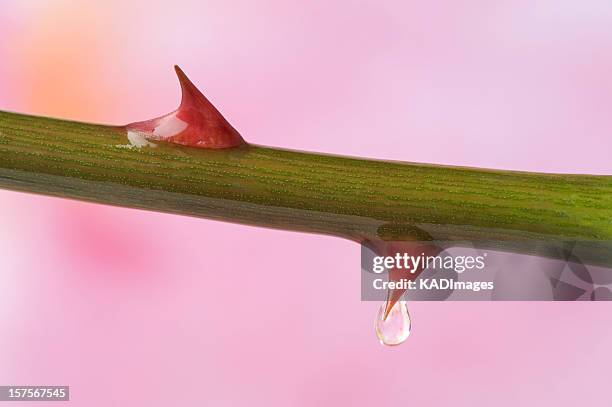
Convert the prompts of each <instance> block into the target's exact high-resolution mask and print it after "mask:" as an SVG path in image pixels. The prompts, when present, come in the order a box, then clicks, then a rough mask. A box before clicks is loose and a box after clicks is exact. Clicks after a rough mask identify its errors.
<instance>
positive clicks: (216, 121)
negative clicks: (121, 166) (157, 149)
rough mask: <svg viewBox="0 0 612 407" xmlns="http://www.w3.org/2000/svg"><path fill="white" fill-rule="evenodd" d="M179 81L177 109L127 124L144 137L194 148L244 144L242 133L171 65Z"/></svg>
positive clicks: (217, 147)
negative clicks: (179, 101)
mask: <svg viewBox="0 0 612 407" xmlns="http://www.w3.org/2000/svg"><path fill="white" fill-rule="evenodd" d="M174 70H175V71H176V75H177V77H178V80H179V83H180V85H181V93H182V97H181V104H180V106H179V108H178V109H177V110H175V111H174V112H171V113H168V114H167V115H164V116H161V117H157V118H155V119H151V120H146V121H142V122H136V123H132V124H129V125H127V126H126V127H127V130H128V132H136V133H138V134H139V135H141V136H142V137H144V138H145V139H147V140H155V141H165V142H168V143H174V144H180V145H184V146H189V147H197V148H209V149H220V148H232V147H238V146H240V145H243V144H246V143H245V141H244V139H243V138H242V136H241V135H240V134H239V133H238V132H237V131H236V129H234V128H233V127H232V125H231V124H229V122H228V121H227V120H226V119H225V118H224V117H223V115H222V114H221V113H220V112H219V111H218V110H217V109H216V108H215V107H214V106H213V104H212V103H210V101H209V100H208V99H207V98H206V97H205V96H204V95H203V94H202V92H200V90H199V89H198V88H197V87H196V86H195V85H194V84H193V82H191V80H189V78H188V77H187V75H185V72H183V70H182V69H181V68H180V67H179V66H178V65H175V66H174Z"/></svg>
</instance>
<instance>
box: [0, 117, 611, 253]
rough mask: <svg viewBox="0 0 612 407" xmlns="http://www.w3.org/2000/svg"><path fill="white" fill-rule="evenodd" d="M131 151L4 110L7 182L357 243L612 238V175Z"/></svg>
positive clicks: (96, 135) (117, 141) (120, 136)
mask: <svg viewBox="0 0 612 407" xmlns="http://www.w3.org/2000/svg"><path fill="white" fill-rule="evenodd" d="M127 144H128V141H127V137H126V132H125V130H124V128H121V127H109V126H101V125H91V124H84V123H75V122H70V121H63V120H56V119H49V118H41V117H32V116H26V115H20V114H14V113H4V112H0V187H2V188H7V189H12V190H18V191H26V192H35V193H40V194H45V195H53V196H61V197H68V198H75V199H81V200H87V201H92V202H100V203H105V204H112V205H119V206H127V207H134V208H142V209H148V210H156V211H163V212H170V213H177V214H184V215H191V216H198V217H205V218H210V219H217V220H223V221H231V222H238V223H244V224H250V225H257V226H264V227H272V228H280V229H288V230H297V231H304V232H314V233H324V234H330V235H335V236H340V237H344V238H348V239H352V240H355V241H359V242H363V241H375V240H395V241H397V240H415V239H421V240H423V239H436V240H452V241H474V240H483V241H484V240H495V241H502V242H506V243H501V244H499V247H501V248H504V247H506V248H508V249H510V250H513V248H514V249H516V250H518V251H523V252H528V251H529V248H528V246H529V245H525V244H522V243H521V244H519V245H518V246H517V242H525V241H576V240H577V241H598V242H603V241H612V176H592V175H559V174H537V173H526V172H513V171H497V170H485V169H475V168H462V167H448V166H435V165H425V164H412V163H401V162H387V161H376V160H365V159H356V158H348V157H338V156H330V155H322V154H312V153H303V152H296V151H288V150H281V149H276V148H268V147H260V146H254V145H249V146H245V147H240V148H233V149H227V150H206V149H197V148H189V147H180V146H176V145H170V144H164V143H158V146H157V147H155V148H152V147H144V148H126V145H127ZM517 247H518V248H517ZM598 250H599V252H598V253H596V254H593V253H591V254H589V255H588V256H590V257H591V258H590V259H588V260H589V261H591V262H593V263H600V264H610V263H612V262H611V261H610V260H609V258H610V254H609V250H607V251H604V250H603V249H598Z"/></svg>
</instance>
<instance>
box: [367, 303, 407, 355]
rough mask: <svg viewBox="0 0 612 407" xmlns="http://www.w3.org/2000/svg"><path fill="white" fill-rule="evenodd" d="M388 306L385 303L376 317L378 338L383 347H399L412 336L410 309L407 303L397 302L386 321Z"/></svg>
mask: <svg viewBox="0 0 612 407" xmlns="http://www.w3.org/2000/svg"><path fill="white" fill-rule="evenodd" d="M386 306H387V304H386V303H383V304H382V305H381V306H380V309H379V310H378V315H376V323H375V328H376V336H377V337H378V340H379V341H380V343H381V344H383V345H387V346H395V345H399V344H400V343H402V342H404V341H405V340H406V338H408V336H409V335H410V314H408V307H407V306H406V301H397V302H396V303H395V305H394V306H393V308H391V311H390V312H389V315H387V318H386V319H385V309H386Z"/></svg>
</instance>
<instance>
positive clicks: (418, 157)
mask: <svg viewBox="0 0 612 407" xmlns="http://www.w3.org/2000/svg"><path fill="white" fill-rule="evenodd" d="M158 3H160V2H150V1H145V0H106V1H105V2H97V1H77V0H46V1H43V0H40V1H35V0H1V1H0V38H1V40H0V109H1V110H9V111H16V112H23V113H29V114H36V115H45V116H55V117H61V118H66V119H74V120H79V121H90V122H100V123H109V124H125V123H128V122H133V121H136V120H143V119H148V118H151V117H154V116H159V115H160V114H163V113H167V112H169V111H170V110H173V109H174V108H176V106H178V103H179V99H180V91H179V87H178V83H177V80H176V78H175V76H174V73H173V70H172V65H173V64H179V65H180V66H181V67H182V68H183V69H184V70H185V71H186V72H187V74H188V75H189V76H190V77H191V79H192V80H193V81H194V82H195V83H196V84H197V85H198V86H199V87H200V89H202V90H203V92H204V93H205V94H206V95H207V96H208V97H209V98H210V99H211V100H212V102H213V103H214V104H215V105H216V106H217V107H218V108H219V110H221V111H222V112H223V114H224V115H225V116H226V117H227V118H228V120H229V121H230V122H231V123H232V124H233V125H234V126H235V127H236V128H237V129H238V130H239V131H240V132H241V133H242V135H243V136H244V137H245V139H246V140H247V141H250V142H252V143H257V144H264V145H274V146H282V147H287V148H293V149H301V150H312V151H322V152H327V153H338V154H347V155H357V156H367V157H376V158H383V159H394V160H404V161H417V162H431V163H443V164H456V165H468V166H479V167H491V168H506V169H517V170H533V171H549V172H573V173H593V174H612V160H611V159H610V152H611V151H612V136H611V134H612V114H611V113H612V3H611V2H610V1H608V0H589V1H577V0H576V1H568V0H555V1H552V0H543V1H528V0H523V1H519V0H516V1H483V0H480V1H478V0H454V1H435V0H434V1H430V2H416V1H374V0H371V1H344V0H342V1H334V2H328V1H318V0H317V1H310V2H301V1H228V0H218V1H211V0H206V1H202V0H197V1H196V0H192V1H186V0H174V1H172V2H164V4H158ZM406 182H410V180H406ZM0 219H1V221H0V384H3V385H10V384H15V385H52V384H56V385H70V386H71V404H72V405H75V406H92V407H93V406H115V405H116V406H124V405H125V406H127V405H130V406H167V405H214V406H234V405H252V406H259V405H261V406H277V405H278V406H288V405H289V406H311V405H332V404H335V405H352V406H395V405H426V406H445V405H453V406H490V405H495V406H520V405H534V404H538V405H551V406H552V405H554V406H574V405H577V404H578V403H580V405H582V404H587V403H588V404H589V405H592V406H607V405H609V401H608V398H607V397H609V390H608V385H609V368H610V361H611V360H612V349H611V348H610V346H609V343H610V341H611V340H612V304H611V303H604V302H602V303H528V302H525V303H411V304H409V305H410V311H411V314H412V317H413V332H412V334H411V337H410V338H409V339H408V341H407V342H406V343H404V344H403V345H402V346H399V347H397V348H384V347H382V346H381V345H379V344H378V342H377V340H376V337H375V335H374V329H373V319H374V316H375V314H376V311H377V308H378V306H379V304H377V303H364V302H360V300H359V296H360V291H359V290H360V282H359V275H360V273H359V267H360V248H359V246H358V245H355V244H353V243H349V242H346V241H342V240H339V239H334V238H330V237H322V236H313V235H305V234H299V233H291V232H282V231H274V230H265V229H258V228H252V227H244V226H239V225H232V224H224V223H218V222H212V221H206V220H201V219H191V218H186V217H180V216H174V215H166V214H158V213H148V212H144V211H139V210H131V209H122V208H112V207H105V206H100V205H94V204H87V203H80V202H74V201H68V200H62V199H55V198H46V197H40V196H34V195H28V194H23V193H14V192H8V191H0ZM529 261H537V260H536V259H530V258H529V259H527V260H525V261H523V262H522V263H521V266H528V264H529ZM7 405H8V403H7ZM19 405H20V406H25V405H27V404H25V403H19ZM35 405H40V404H35Z"/></svg>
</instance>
